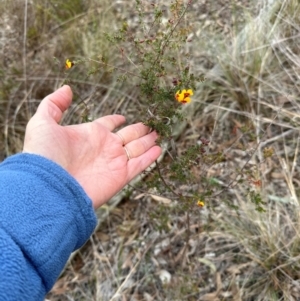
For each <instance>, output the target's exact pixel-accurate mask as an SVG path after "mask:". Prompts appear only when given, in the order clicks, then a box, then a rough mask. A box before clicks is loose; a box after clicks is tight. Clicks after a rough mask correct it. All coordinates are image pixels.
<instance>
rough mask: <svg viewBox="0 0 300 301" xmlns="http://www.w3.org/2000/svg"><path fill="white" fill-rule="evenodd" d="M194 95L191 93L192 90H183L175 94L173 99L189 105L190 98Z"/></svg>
mask: <svg viewBox="0 0 300 301" xmlns="http://www.w3.org/2000/svg"><path fill="white" fill-rule="evenodd" d="M192 95H194V93H193V90H192V89H188V90H186V89H184V90H178V91H177V92H176V94H175V98H176V100H177V101H178V102H181V103H183V104H184V103H189V102H191V97H190V96H192Z"/></svg>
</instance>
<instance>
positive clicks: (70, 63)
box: [65, 59, 74, 69]
mask: <svg viewBox="0 0 300 301" xmlns="http://www.w3.org/2000/svg"><path fill="white" fill-rule="evenodd" d="M73 66H74V63H73V62H72V61H70V60H69V59H67V60H66V63H65V67H66V69H71V68H72V67H73Z"/></svg>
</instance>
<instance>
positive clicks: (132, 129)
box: [23, 86, 161, 208]
mask: <svg viewBox="0 0 300 301" xmlns="http://www.w3.org/2000/svg"><path fill="white" fill-rule="evenodd" d="M71 101H72V91H71V89H70V87H69V86H63V87H62V88H60V89H58V90H57V91H55V92H54V93H52V94H50V95H49V96H47V97H46V98H45V99H44V100H43V101H42V102H41V104H40V105H39V107H38V109H37V112H36V114H35V115H34V116H33V117H32V118H31V120H30V121H29V123H28V125H27V128H26V134H25V142H24V149H23V152H27V153H34V154H38V155H41V156H44V157H46V158H48V159H50V160H52V161H54V162H56V163H58V164H59V165H61V166H62V167H63V168H64V169H66V170H67V171H68V172H69V173H70V174H71V175H72V176H73V177H74V178H75V179H76V180H77V181H78V182H79V184H80V185H81V186H82V187H83V189H84V190H85V192H86V193H87V195H88V196H89V197H90V198H91V200H92V202H93V205H94V207H95V208H97V207H99V206H101V205H102V204H103V203H105V202H106V201H108V200H109V199H110V198H111V197H112V196H113V195H115V194H116V193H117V192H118V191H119V190H120V189H122V188H123V187H124V186H125V185H126V184H127V183H128V182H129V181H131V180H132V179H133V178H134V177H135V176H137V175H138V174H139V173H140V172H141V171H143V170H144V169H145V168H147V167H148V166H149V165H151V164H152V163H153V162H154V161H155V160H156V159H157V158H158V156H159V155H160V153H161V149H160V147H159V146H157V145H155V140H156V138H157V134H156V133H155V132H151V133H149V128H148V127H146V126H144V125H143V124H142V123H138V124H133V125H130V126H127V127H125V128H123V129H121V130H120V131H118V132H117V134H116V133H113V132H112V131H114V130H115V129H116V128H118V127H119V126H120V125H122V124H123V123H124V122H125V118H124V117H123V116H122V115H109V116H105V117H102V118H99V119H97V120H95V121H93V122H90V123H83V124H79V125H70V126H61V125H59V124H58V122H59V121H60V120H61V117H62V113H63V112H64V111H65V110H66V109H67V108H68V107H69V106H70V104H71ZM124 145H125V146H124ZM128 156H129V158H130V160H128V159H129V158H128Z"/></svg>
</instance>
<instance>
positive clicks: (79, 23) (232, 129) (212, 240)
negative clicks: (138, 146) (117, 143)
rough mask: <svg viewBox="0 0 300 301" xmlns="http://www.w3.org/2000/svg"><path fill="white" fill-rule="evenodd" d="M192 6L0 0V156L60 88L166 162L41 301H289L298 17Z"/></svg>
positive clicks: (79, 113)
mask: <svg viewBox="0 0 300 301" xmlns="http://www.w3.org/2000/svg"><path fill="white" fill-rule="evenodd" d="M204 2H205V1H203V2H199V1H181V0H176V1H173V2H171V1H167V2H166V1H158V2H148V1H140V0H132V1H125V2H119V1H116V2H109V1H100V0H88V1H81V0H76V1H71V0H70V1H61V0H55V1H54V0H53V1H43V0H34V1H31V2H29V1H8V0H4V1H2V2H1V3H0V25H1V26H0V28H2V29H1V31H0V45H1V47H0V55H1V57H2V58H3V59H2V60H1V61H0V105H1V106H0V127H1V136H0V146H1V149H0V158H1V159H4V158H5V157H7V156H9V155H11V154H14V153H16V152H20V151H21V150H22V143H23V135H24V130H25V125H26V123H27V122H28V120H29V119H30V117H31V116H32V115H33V113H34V112H35V109H36V107H37V106H38V104H39V102H40V100H41V99H42V98H43V97H44V96H46V95H47V94H49V93H51V92H52V91H53V90H54V89H56V88H57V87H59V86H60V85H62V84H63V83H68V84H69V85H70V86H71V87H72V89H73V91H74V102H73V105H72V107H71V108H70V110H69V111H68V112H67V114H66V115H65V116H64V120H63V124H71V123H79V122H88V121H89V120H93V119H94V118H97V117H98V116H103V115H107V114H114V113H120V114H123V115H125V116H126V118H127V121H128V123H133V122H139V121H143V122H144V123H145V124H147V125H149V126H150V127H151V128H152V129H155V130H157V131H158V132H159V133H160V139H159V141H158V143H160V144H161V145H162V146H163V147H164V149H165V153H164V157H163V158H162V160H160V161H159V162H157V164H156V167H153V168H152V169H150V170H148V171H146V172H145V173H144V175H143V179H141V181H140V182H139V184H138V185H135V188H133V189H132V187H128V190H127V192H126V197H125V198H124V199H123V201H122V202H120V203H119V204H118V206H116V207H112V205H111V204H110V203H108V204H107V205H105V206H103V207H102V208H101V209H100V210H99V212H100V213H99V214H100V215H101V213H102V212H105V211H108V212H110V213H109V215H108V217H107V218H106V219H105V220H104V221H103V222H102V224H101V225H100V227H99V228H98V230H97V231H96V232H95V234H94V235H93V236H92V237H91V240H90V241H89V243H88V244H87V245H86V246H85V247H84V248H82V250H80V252H79V253H78V254H77V255H76V256H75V257H74V258H73V259H72V261H71V262H70V263H69V265H68V266H67V267H66V270H65V271H64V273H63V274H62V276H61V277H60V279H59V280H58V282H57V284H56V285H55V287H54V288H53V290H52V292H51V293H50V294H49V295H48V299H50V300H101V301H102V300H103V301H106V300H111V301H113V300H147V301H148V300H188V301H193V300H216V301H217V300H220V301H221V300H222V301H223V300H224V301H225V300H226V301H231V300H233V301H239V300H245V301H252V300H255V301H264V300H268V301H269V300H276V301H277V300H278V301H279V300H285V301H292V300H295V301H296V300H300V282H299V273H300V267H299V264H298V262H299V260H298V257H299V251H300V249H299V239H300V233H299V229H300V219H299V216H300V215H299V191H300V169H299V160H298V157H299V141H300V140H299V123H300V113H299V100H298V98H299V96H298V95H299V91H298V90H299V88H298V86H299V85H298V81H299V80H298V79H299V59H298V57H299V49H298V48H299V47H297V39H298V30H297V28H298V27H299V21H300V20H299V19H300V17H299V16H300V14H299V11H300V4H299V1H297V0H291V1H279V0H275V1H268V2H267V1H266V3H264V4H260V3H256V2H255V1H254V2H255V3H254V2H253V3H252V2H251V1H250V3H248V1H236V0H232V1H228V3H227V2H226V4H224V3H223V1H211V2H209V3H208V2H207V3H206V2H205V3H204ZM66 59H70V61H71V62H73V63H74V66H73V67H72V68H69V69H68V70H67V69H66V68H65V61H66ZM204 78H205V80H204ZM184 89H186V90H189V89H191V90H192V91H193V95H185V96H184V95H181V93H182V92H183V90H184ZM178 91H179V92H178ZM186 92H187V91H186ZM177 93H178V94H177ZM176 94H177V100H178V99H179V98H180V100H181V101H182V100H184V99H185V97H191V102H190V103H189V104H182V103H180V102H178V101H176ZM199 202H200V203H199ZM202 202H203V203H204V206H202V205H203V204H202ZM197 204H198V205H197ZM200 205H201V206H200ZM101 210H102V211H101Z"/></svg>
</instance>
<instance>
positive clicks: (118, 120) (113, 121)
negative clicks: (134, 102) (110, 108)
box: [94, 115, 126, 131]
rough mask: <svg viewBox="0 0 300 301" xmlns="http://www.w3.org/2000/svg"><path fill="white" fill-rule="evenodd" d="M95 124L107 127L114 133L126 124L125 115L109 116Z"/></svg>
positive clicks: (99, 119)
mask: <svg viewBox="0 0 300 301" xmlns="http://www.w3.org/2000/svg"><path fill="white" fill-rule="evenodd" d="M94 122H96V123H98V124H101V125H102V126H104V127H106V128H107V129H108V130H109V131H113V130H115V129H116V128H118V127H119V126H121V125H122V124H124V123H125V122H126V119H125V117H124V116H123V115H107V116H105V117H101V118H98V119H96V120H95V121H94Z"/></svg>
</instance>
